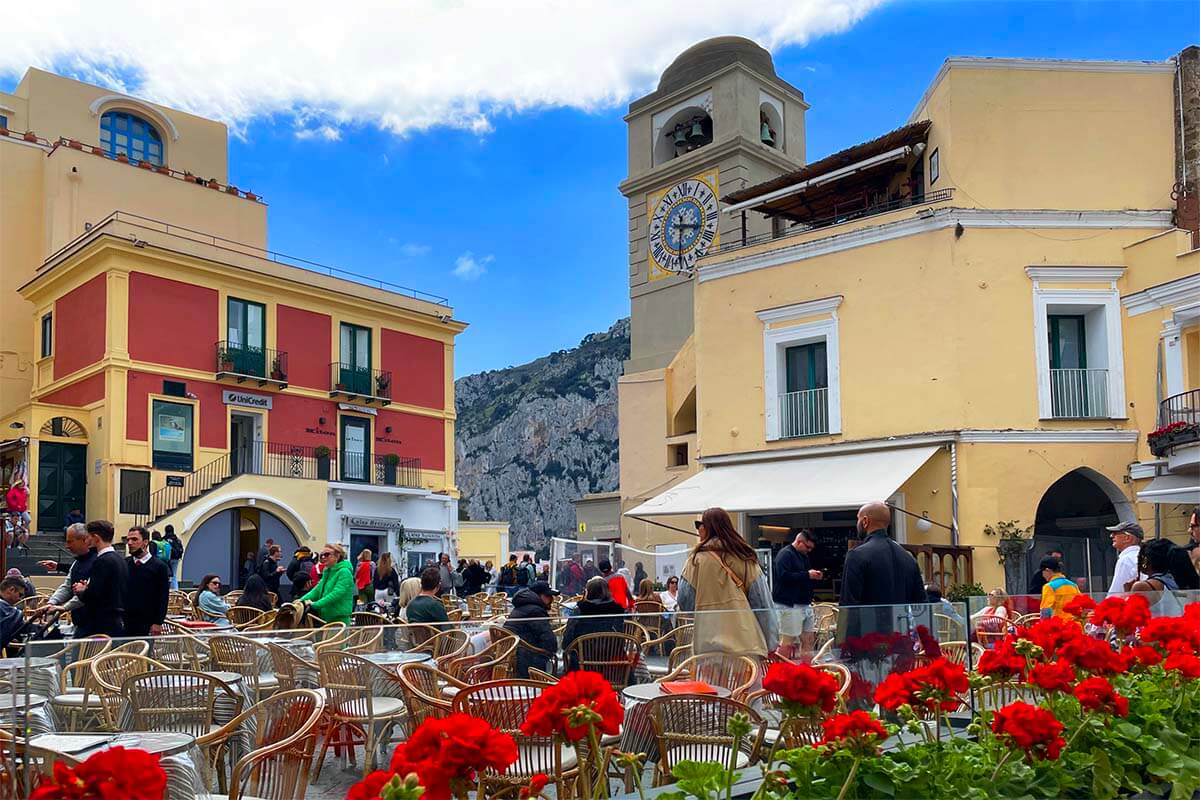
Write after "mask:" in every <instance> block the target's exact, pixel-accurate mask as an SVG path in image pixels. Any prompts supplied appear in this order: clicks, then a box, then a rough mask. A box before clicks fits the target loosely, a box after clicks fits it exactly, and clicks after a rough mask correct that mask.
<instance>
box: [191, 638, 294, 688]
mask: <svg viewBox="0 0 1200 800" xmlns="http://www.w3.org/2000/svg"><path fill="white" fill-rule="evenodd" d="M208 643H209V647H210V648H211V650H212V660H213V664H214V665H215V666H216V667H217V669H218V670H223V671H225V672H236V673H237V674H239V675H241V676H242V691H244V692H246V696H247V697H248V698H250V702H251V703H260V702H262V701H263V700H264V699H265V698H266V697H267V696H269V695H270V694H271V693H272V692H274V691H275V690H277V689H278V688H279V679H278V678H276V677H275V675H274V673H273V672H267V671H265V669H264V667H265V666H266V665H267V664H271V663H272V662H271V651H270V650H268V649H267V646H266V645H265V644H261V643H260V642H256V641H254V640H253V639H250V638H248V637H245V636H213V637H211V638H210V639H209V640H208Z"/></svg>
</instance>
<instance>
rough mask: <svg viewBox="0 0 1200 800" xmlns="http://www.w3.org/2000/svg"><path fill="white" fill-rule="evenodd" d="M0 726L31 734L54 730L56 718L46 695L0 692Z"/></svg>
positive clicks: (56, 725)
mask: <svg viewBox="0 0 1200 800" xmlns="http://www.w3.org/2000/svg"><path fill="white" fill-rule="evenodd" d="M0 726H3V727H5V728H10V729H11V728H16V729H18V730H22V731H24V732H25V733H24V735H25V736H31V735H33V734H37V733H49V732H50V731H52V730H55V729H56V728H57V727H58V720H57V719H56V717H55V715H54V709H53V708H52V707H51V706H50V699H49V698H48V697H47V696H46V695H44V694H26V693H25V692H23V691H16V692H6V693H4V694H0Z"/></svg>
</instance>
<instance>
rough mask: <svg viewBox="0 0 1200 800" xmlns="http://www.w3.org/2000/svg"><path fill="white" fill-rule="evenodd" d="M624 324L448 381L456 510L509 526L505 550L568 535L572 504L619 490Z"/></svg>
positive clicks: (625, 344) (626, 336) (572, 524)
mask: <svg viewBox="0 0 1200 800" xmlns="http://www.w3.org/2000/svg"><path fill="white" fill-rule="evenodd" d="M627 358H629V319H628V318H626V319H622V320H618V321H617V323H616V324H614V325H613V326H612V327H611V328H609V329H608V331H606V332H604V333H593V334H590V335H589V336H587V337H585V338H584V339H583V341H581V342H580V343H579V346H578V347H574V348H572V349H570V350H560V351H558V352H556V353H551V354H550V355H548V356H545V357H543V358H539V359H537V360H536V361H532V362H530V363H528V364H523V365H521V366H518V367H509V368H508V369H501V370H493V371H489V372H481V373H479V374H477V375H468V376H467V377H465V378H459V379H458V380H457V381H455V384H454V385H455V403H456V405H457V409H458V423H457V429H456V436H455V455H456V460H457V465H458V466H457V470H458V472H457V479H458V486H459V489H460V490H461V491H462V494H463V498H462V502H461V503H460V513H462V512H463V511H465V514H464V516H466V517H467V518H469V519H477V520H483V519H495V520H507V521H509V522H511V523H512V547H513V548H520V549H523V548H536V547H539V546H540V545H541V544H543V543H544V542H545V540H546V538H547V537H550V536H571V535H573V533H574V531H575V509H574V508H573V507H572V505H571V501H572V500H575V499H578V498H579V497H582V496H583V495H585V494H587V493H589V492H610V491H613V490H614V489H616V488H617V480H618V474H617V378H619V377H620V375H621V364H622V362H624V361H625V360H626V359H627Z"/></svg>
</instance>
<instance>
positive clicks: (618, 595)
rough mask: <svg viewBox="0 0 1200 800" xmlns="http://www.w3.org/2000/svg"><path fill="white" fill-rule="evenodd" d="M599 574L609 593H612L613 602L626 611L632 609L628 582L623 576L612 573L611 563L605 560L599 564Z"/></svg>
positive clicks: (631, 597) (631, 596)
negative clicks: (605, 582) (606, 582)
mask: <svg viewBox="0 0 1200 800" xmlns="http://www.w3.org/2000/svg"><path fill="white" fill-rule="evenodd" d="M600 574H601V575H602V576H604V579H605V580H606V581H608V588H609V591H611V592H612V599H613V602H614V603H616V604H617V605H619V606H620V607H621V608H623V609H625V610H626V611H628V610H629V609H631V608H632V607H633V595H632V594H631V593H630V591H629V582H628V581H626V580H625V576H623V575H619V574H617V573H616V572H613V568H612V562H611V561H609V560H608V559H605V560H603V561H601V562H600Z"/></svg>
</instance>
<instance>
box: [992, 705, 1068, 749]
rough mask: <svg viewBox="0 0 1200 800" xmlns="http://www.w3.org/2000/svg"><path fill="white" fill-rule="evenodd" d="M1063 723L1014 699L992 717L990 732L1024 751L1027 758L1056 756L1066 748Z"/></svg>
mask: <svg viewBox="0 0 1200 800" xmlns="http://www.w3.org/2000/svg"><path fill="white" fill-rule="evenodd" d="M1062 732H1063V724H1062V723H1061V722H1059V721H1058V720H1057V719H1055V718H1054V715H1053V714H1051V713H1050V712H1049V711H1047V710H1046V709H1044V708H1039V707H1038V706H1031V705H1030V704H1029V703H1023V702H1020V701H1018V702H1016V703H1011V704H1010V705H1007V706H1005V707H1004V708H1002V709H1000V710H999V711H997V712H996V714H995V716H993V717H992V733H994V734H996V735H997V736H1002V737H1004V738H1006V739H1008V740H1009V741H1011V742H1012V743H1013V744H1015V745H1016V746H1017V747H1019V748H1021V749H1022V750H1024V751H1025V752H1026V753H1027V754H1028V756H1029V757H1030V758H1046V759H1049V760H1051V761H1053V760H1055V759H1057V758H1058V757H1059V756H1060V755H1061V754H1062V751H1063V748H1064V747H1066V745H1067V742H1066V740H1065V739H1063V737H1062Z"/></svg>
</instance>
